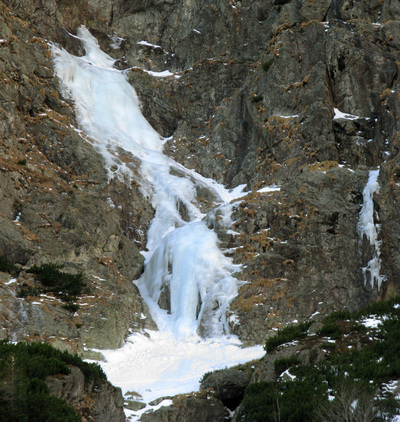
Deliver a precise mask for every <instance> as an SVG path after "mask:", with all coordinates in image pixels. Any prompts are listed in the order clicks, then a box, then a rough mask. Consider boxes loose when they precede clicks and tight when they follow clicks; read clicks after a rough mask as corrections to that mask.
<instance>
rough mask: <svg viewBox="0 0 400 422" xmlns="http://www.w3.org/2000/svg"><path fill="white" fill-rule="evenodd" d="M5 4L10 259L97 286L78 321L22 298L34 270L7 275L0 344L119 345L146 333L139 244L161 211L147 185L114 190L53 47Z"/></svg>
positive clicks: (52, 303)
mask: <svg viewBox="0 0 400 422" xmlns="http://www.w3.org/2000/svg"><path fill="white" fill-rule="evenodd" d="M0 7H1V18H0V25H1V28H2V31H1V32H2V36H3V37H4V39H2V40H1V46H0V48H1V73H2V75H3V78H2V81H1V100H2V101H1V106H0V107H1V120H0V125H1V142H0V148H1V157H0V160H1V170H0V192H1V197H2V198H3V200H2V201H1V205H0V219H1V224H0V226H1V228H0V232H1V233H0V255H1V256H6V257H7V259H8V260H9V261H11V262H13V263H15V264H18V265H20V266H22V268H29V267H31V266H32V265H34V264H37V265H41V264H43V263H55V264H60V265H63V271H66V272H69V273H76V272H79V271H81V272H82V273H83V274H84V279H85V284H86V286H87V287H86V290H85V294H84V295H83V297H81V298H80V299H79V300H78V305H80V309H79V310H78V311H77V312H76V313H75V314H74V313H73V312H69V311H66V310H65V309H63V308H62V306H61V305H62V303H60V301H59V300H58V299H56V298H52V297H41V298H40V300H39V301H38V300H37V298H34V297H32V296H30V297H28V298H26V299H21V298H19V297H18V295H19V292H20V290H21V288H22V286H32V285H34V281H33V279H32V277H31V276H30V275H28V274H26V273H25V271H22V272H20V273H19V275H18V278H17V279H16V280H15V281H12V282H11V283H10V284H6V283H8V282H9V281H10V276H9V275H8V274H2V275H1V276H0V280H1V282H0V289H1V292H2V301H1V304H0V306H1V318H0V324H1V327H2V330H1V334H0V337H1V338H12V339H13V340H14V341H17V340H34V339H39V338H40V339H41V340H42V341H48V342H50V343H54V344H55V345H57V346H59V347H62V348H63V347H65V348H67V349H68V350H69V351H82V350H83V347H84V346H87V347H99V348H102V347H107V348H113V347H118V346H120V345H121V344H122V341H123V339H124V338H125V337H126V335H127V334H128V332H129V330H130V329H132V327H136V328H141V327H143V326H144V325H143V324H144V321H145V319H143V318H142V316H141V315H143V314H145V313H147V311H146V309H145V308H144V307H143V304H142V301H141V299H140V298H139V295H138V291H137V288H136V287H135V286H134V285H133V284H132V280H133V279H135V278H138V277H139V276H140V274H141V272H142V266H143V258H142V256H141V255H140V253H139V247H140V248H141V249H143V248H144V242H145V237H144V233H145V232H146V230H147V226H148V223H149V221H150V219H151V218H152V215H153V211H152V209H151V207H150V205H149V204H148V203H147V202H146V200H145V199H144V198H143V197H142V196H141V195H140V194H139V192H138V188H137V187H135V186H132V187H129V186H126V184H124V183H123V182H120V181H118V180H117V179H115V180H112V181H111V182H110V183H109V181H108V178H107V174H106V172H105V170H104V165H103V162H102V159H101V157H100V155H99V154H98V153H97V152H96V150H95V149H94V148H93V146H92V144H91V141H90V140H89V139H86V140H85V139H83V138H82V137H81V136H80V134H79V133H78V131H77V129H76V123H75V121H74V113H73V110H72V108H71V106H70V105H68V104H67V103H65V101H63V100H62V99H61V98H60V95H59V87H58V82H57V79H56V78H55V77H54V74H53V70H52V66H53V65H52V61H51V55H50V51H49V48H48V45H47V43H46V42H45V40H44V39H43V38H38V37H36V32H32V30H30V29H29V26H28V23H27V22H25V21H23V20H21V19H20V18H18V17H17V16H16V15H15V14H14V13H13V12H12V10H11V9H8V8H7V7H6V6H5V5H4V4H3V3H1V4H0ZM38 13H39V12H38ZM138 246H139V247H138Z"/></svg>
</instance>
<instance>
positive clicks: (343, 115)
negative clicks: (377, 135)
mask: <svg viewBox="0 0 400 422" xmlns="http://www.w3.org/2000/svg"><path fill="white" fill-rule="evenodd" d="M333 111H334V112H335V115H334V116H333V120H337V119H346V120H356V119H359V118H360V116H355V115H354V114H348V113H343V112H342V111H340V110H339V109H338V108H334V109H333Z"/></svg>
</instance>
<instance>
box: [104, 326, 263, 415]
mask: <svg viewBox="0 0 400 422" xmlns="http://www.w3.org/2000/svg"><path fill="white" fill-rule="evenodd" d="M101 353H102V354H103V355H104V356H105V358H106V361H105V362H100V364H101V366H102V368H103V370H104V371H105V373H106V374H107V377H108V379H109V380H110V381H111V383H113V384H114V385H117V386H119V387H121V388H122V391H123V394H124V395H125V396H126V397H129V396H132V393H137V394H138V395H139V397H140V396H141V398H140V401H143V402H145V403H149V402H150V401H152V400H154V399H157V398H160V397H169V396H173V395H175V394H182V393H189V392H192V391H197V390H198V388H199V386H200V379H201V377H202V376H203V375H204V374H205V373H206V372H209V371H213V370H216V369H223V368H226V367H230V366H233V365H236V364H239V363H244V362H248V361H251V360H254V359H258V358H260V357H261V356H263V355H264V353H265V352H264V349H263V348H262V347H261V346H256V347H251V348H242V347H241V346H240V342H239V341H238V339H237V338H235V337H220V338H214V339H207V340H205V339H200V338H199V337H196V336H194V337H192V338H191V339H188V338H186V339H179V338H176V337H174V336H173V335H171V334H168V333H164V332H161V331H152V332H147V333H146V335H145V334H133V335H131V336H130V337H129V338H128V339H127V342H126V343H125V344H124V346H123V347H122V348H120V349H118V350H101ZM169 403H170V402H166V403H165V404H167V405H168V404H169ZM150 408H152V406H147V407H146V408H145V409H143V410H142V411H140V412H131V411H129V410H126V414H127V415H132V416H133V415H135V417H134V419H133V420H138V417H139V415H140V414H141V413H143V412H144V411H148V410H149V409H150Z"/></svg>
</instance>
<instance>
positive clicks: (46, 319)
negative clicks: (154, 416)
mask: <svg viewBox="0 0 400 422" xmlns="http://www.w3.org/2000/svg"><path fill="white" fill-rule="evenodd" d="M28 3H29V4H27V2H26V1H23V0H3V1H2V2H0V9H1V15H0V27H1V40H0V66H1V67H0V70H1V75H2V79H1V82H0V83H1V90H0V96H1V97H0V98H1V103H0V111H1V113H0V115H1V117H0V128H1V130H0V135H1V141H0V148H1V154H0V160H1V167H0V192H1V196H2V201H1V204H0V219H1V224H0V233H1V234H0V256H3V257H5V258H6V259H7V260H8V261H9V262H10V263H12V264H13V265H16V266H17V269H18V271H17V272H16V273H12V271H11V274H10V272H4V273H0V290H1V299H2V300H1V303H0V326H1V328H2V330H1V334H0V337H1V338H9V339H13V340H15V341H18V340H25V341H26V340H28V341H35V340H41V341H45V342H49V343H51V344H53V345H54V346H56V347H58V348H62V349H63V348H65V349H67V350H69V351H72V352H79V353H81V354H84V353H85V350H86V348H113V347H118V346H120V345H121V344H122V342H123V340H124V338H125V337H126V336H127V334H128V333H129V331H130V330H136V329H141V328H143V327H151V326H153V324H154V323H152V322H151V317H150V316H149V314H148V312H147V309H146V306H145V305H144V303H143V301H142V300H141V298H140V296H139V293H138V290H137V288H136V287H135V286H134V285H133V284H132V283H131V280H133V279H136V278H138V277H139V275H140V274H141V272H142V270H143V258H142V256H141V255H140V250H143V249H144V247H145V243H146V231H147V228H148V225H149V222H150V221H151V218H152V216H153V210H152V208H151V206H150V204H149V202H148V201H147V200H146V199H145V198H143V196H142V195H141V194H140V192H139V187H138V186H136V185H132V186H127V185H126V183H124V181H123V180H119V179H117V178H115V179H112V180H111V181H110V180H109V179H108V177H107V174H106V171H105V170H104V166H103V162H102V158H101V156H100V155H99V154H98V152H97V151H96V149H95V148H94V147H93V145H92V144H91V140H90V139H86V138H85V135H84V134H82V133H81V132H80V131H79V128H78V127H77V123H76V120H75V116H74V111H73V105H72V104H71V103H69V102H66V101H65V99H63V98H62V97H61V96H60V94H59V85H58V80H57V78H56V77H55V76H54V73H53V64H52V60H51V53H50V51H49V46H48V42H50V41H51V42H56V43H58V44H60V45H61V46H63V47H65V48H66V49H68V50H69V51H72V52H74V53H76V54H79V53H80V52H81V50H80V48H81V47H80V45H79V43H78V42H77V41H76V39H75V38H74V37H73V36H71V34H75V33H76V29H77V27H78V26H80V25H81V24H84V25H86V26H87V28H89V29H90V31H91V32H92V33H93V34H94V35H95V36H96V37H97V38H98V40H99V42H100V44H101V46H102V48H103V50H105V51H106V52H107V53H108V54H110V55H111V56H112V57H114V58H115V59H116V60H117V65H118V67H119V68H121V69H129V71H128V75H129V81H130V83H131V84H132V85H133V86H134V87H135V89H136V91H137V93H138V96H139V98H140V100H141V102H142V111H143V114H144V115H145V117H146V118H147V119H148V121H149V122H150V123H151V124H152V125H153V127H154V128H156V130H157V131H159V132H160V133H161V134H162V135H163V136H165V137H170V139H169V141H168V142H167V143H166V145H165V151H166V152H167V154H168V155H170V156H171V157H173V158H174V159H175V160H176V161H178V162H180V163H182V164H184V165H185V166H186V167H187V168H194V169H196V171H198V172H199V173H201V174H203V175H204V176H207V177H211V178H213V179H215V180H217V181H218V182H220V183H223V184H225V185H227V186H229V187H234V186H237V185H239V184H246V186H247V187H246V190H247V191H248V192H249V193H248V194H247V195H246V196H244V197H243V198H242V199H241V200H240V201H238V202H237V203H235V211H234V219H235V223H234V228H233V229H234V232H235V233H233V232H231V233H232V234H226V233H224V231H223V230H222V228H221V226H220V223H219V221H220V218H219V216H218V215H216V216H215V218H214V219H213V220H212V222H211V221H210V225H214V227H215V230H216V231H217V233H219V235H220V238H221V241H222V249H226V250H227V251H228V253H229V254H230V255H231V256H232V257H233V258H234V260H235V262H236V263H240V264H242V268H243V269H242V271H241V272H240V274H239V277H240V279H242V280H245V281H247V282H248V283H247V284H245V285H244V286H243V287H242V288H241V290H240V292H239V295H238V297H237V298H236V299H235V300H234V301H233V303H232V305H231V307H230V313H231V322H232V327H231V329H232V332H233V333H235V334H237V335H238V336H239V337H240V338H241V340H242V341H243V342H244V343H245V344H262V343H263V342H264V341H265V339H266V338H267V337H268V336H270V335H272V334H273V333H274V330H275V329H277V328H282V327H284V326H285V325H287V324H289V323H291V322H292V321H294V320H298V321H303V320H307V319H309V318H310V317H311V316H313V317H314V318H317V319H318V317H319V316H323V315H326V314H327V313H329V312H331V311H333V310H349V311H355V310H357V309H359V308H360V307H361V306H363V305H365V304H367V303H369V302H373V301H376V300H380V299H386V298H390V297H392V296H394V295H395V294H398V293H399V291H400V285H399V283H398V279H399V271H400V257H399V254H398V252H397V251H398V250H399V247H400V244H399V243H400V237H399V233H398V231H399V225H398V223H397V222H398V221H399V217H400V216H399V212H400V211H399V208H398V206H397V202H398V200H399V199H398V197H399V193H400V188H399V186H400V185H399V183H400V158H399V144H398V142H399V136H398V122H399V110H400V108H399V107H400V97H399V63H400V53H399V51H400V50H399V47H400V44H399V41H398V40H399V39H400V6H399V4H398V2H397V1H395V0H384V1H382V0H381V1H378V0H369V1H363V2H357V1H352V0H336V1H326V0H318V1H313V0H292V1H290V0H259V1H245V0H243V1H235V0H216V1H208V0H205V1H198V2H194V1H191V0H178V1H169V0H165V1H161V0H101V1H95V0H85V1H75V0H66V1H57V0H33V1H30V2H28ZM165 70H169V72H170V73H171V75H170V76H166V77H157V74H154V73H152V72H162V71H165ZM378 167H379V169H380V170H379V176H378V179H377V182H378V184H379V187H380V189H379V191H378V190H377V191H376V192H375V193H374V194H373V204H374V214H373V215H374V219H375V222H376V223H379V224H380V232H379V235H378V236H379V237H378V240H379V241H380V251H379V253H380V255H379V256H378V259H379V260H380V262H381V267H380V274H382V275H383V276H384V281H383V283H382V285H381V287H380V289H378V287H377V283H376V282H375V280H374V279H373V278H371V277H370V275H368V271H367V274H366V276H364V274H363V270H362V268H365V267H367V266H368V262H370V261H371V260H372V259H373V257H374V254H376V248H375V245H373V244H371V243H370V242H369V241H368V239H367V238H366V236H365V235H362V233H361V234H360V227H359V214H360V210H361V207H362V204H363V201H364V199H363V191H364V188H365V186H366V184H367V181H368V178H369V175H370V171H371V170H375V169H377V168H378ZM272 185H273V186H277V187H279V188H280V190H275V191H268V190H266V189H263V188H265V187H267V186H272ZM201 195H203V197H202V198H201V199H202V201H203V202H204V204H205V207H207V201H210V199H211V198H209V197H208V195H209V193H208V192H206V191H205V192H203V193H199V196H201ZM182 212H183V214H184V211H182ZM46 263H54V264H60V265H63V267H62V270H63V271H65V272H67V273H71V274H77V273H82V274H83V275H84V282H85V286H86V290H85V291H84V292H83V294H82V295H80V296H79V298H77V299H76V304H78V305H80V307H79V309H78V310H77V311H76V312H71V311H69V310H68V309H65V308H64V307H63V305H64V304H63V302H62V301H60V300H59V299H58V298H57V297H53V296H51V295H50V296H48V295H46V296H44V297H43V295H41V296H40V300H39V299H38V298H37V297H35V296H34V295H28V296H26V297H25V298H21V297H19V295H20V292H21V289H23V288H27V287H35V286H36V285H37V281H36V280H35V278H34V277H33V276H32V274H31V273H30V272H29V269H30V268H31V267H32V266H34V265H42V264H46ZM86 356H89V354H87V355H86ZM193 400H194V399H193ZM196 400H200V399H196ZM221 412H222V411H221ZM221 412H220V413H221ZM223 413H224V412H222V413H221V414H223ZM207 417H208V418H209V416H206V418H207ZM221 417H222V416H221V415H220V414H219V413H218V417H217V416H216V419H215V420H222V419H221ZM218 418H220V419H218ZM160 420H162V419H160ZM207 420H211V419H207Z"/></svg>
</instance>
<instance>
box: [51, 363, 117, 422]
mask: <svg viewBox="0 0 400 422" xmlns="http://www.w3.org/2000/svg"><path fill="white" fill-rule="evenodd" d="M46 385H47V387H48V389H49V393H50V394H52V395H54V396H56V397H58V398H60V399H63V400H65V401H66V402H67V404H69V405H72V406H74V407H75V409H77V410H78V411H79V413H80V414H81V415H82V417H83V418H84V419H83V420H85V421H96V422H108V421H115V422H123V421H125V414H124V411H123V403H124V401H123V398H122V393H121V389H119V388H115V387H113V386H112V385H111V384H110V383H108V382H106V381H102V382H98V383H96V384H94V383H93V381H92V382H91V383H89V384H88V383H85V377H84V375H83V373H82V371H81V370H80V369H79V368H77V367H74V366H73V367H71V373H70V374H69V375H63V376H58V377H48V378H47V380H46Z"/></svg>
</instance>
